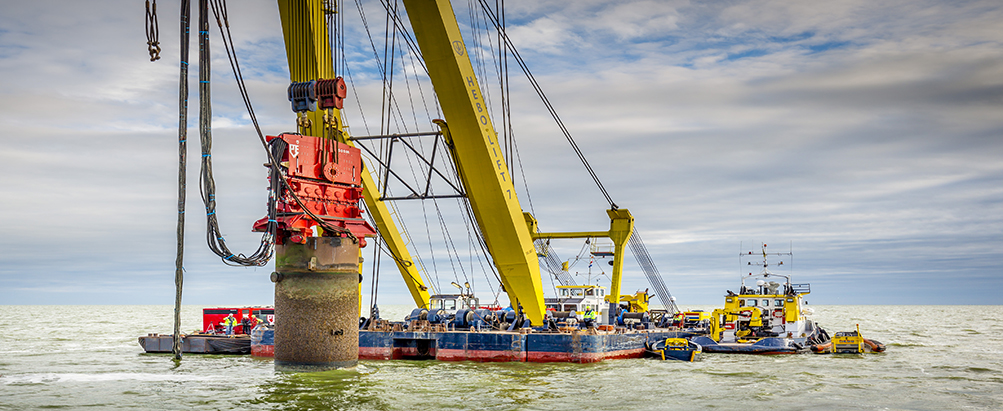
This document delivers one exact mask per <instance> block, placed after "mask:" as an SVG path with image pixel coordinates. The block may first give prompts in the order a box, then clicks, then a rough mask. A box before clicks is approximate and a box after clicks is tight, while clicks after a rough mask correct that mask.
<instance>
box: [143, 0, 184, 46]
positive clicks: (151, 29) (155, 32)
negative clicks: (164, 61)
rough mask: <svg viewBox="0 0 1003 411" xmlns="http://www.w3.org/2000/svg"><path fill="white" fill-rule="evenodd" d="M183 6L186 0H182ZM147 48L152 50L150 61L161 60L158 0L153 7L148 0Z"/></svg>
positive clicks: (154, 1) (182, 6) (155, 0)
mask: <svg viewBox="0 0 1003 411" xmlns="http://www.w3.org/2000/svg"><path fill="white" fill-rule="evenodd" d="M181 8H182V9H184V8H185V5H184V1H182V4H181ZM189 9H190V8H189ZM182 18H184V16H182ZM182 24H184V23H182ZM183 42H184V41H182V43H183ZM146 48H147V49H148V51H149V52H150V61H157V60H160V23H158V22H157V0H153V7H150V0H146Z"/></svg>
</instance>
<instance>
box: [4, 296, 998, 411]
mask: <svg viewBox="0 0 1003 411" xmlns="http://www.w3.org/2000/svg"><path fill="white" fill-rule="evenodd" d="M688 308H705V309H708V308H713V307H709V306H704V307H688ZM381 309H382V311H383V313H384V317H386V318H391V319H397V318H399V317H403V315H404V313H405V312H406V311H408V308H407V307H403V306H400V307H381ZM814 309H815V316H814V317H815V320H816V321H818V322H819V323H820V324H821V325H822V326H823V327H824V328H826V329H827V330H828V331H829V332H830V334H831V333H833V332H835V331H840V330H852V329H853V326H854V324H858V323H859V324H860V328H861V331H862V332H863V333H864V336H865V337H868V338H873V339H877V340H880V341H882V342H884V343H885V344H887V345H888V351H887V352H886V353H884V354H870V355H862V356H856V355H854V356H832V355H812V354H805V355H794V356H776V357H767V356H762V357H760V356H741V355H713V354H708V355H705V357H704V360H703V361H701V362H696V363H683V362H670V361H665V362H662V361H654V360H644V359H635V360H614V361H606V362H602V363H599V364H526V363H500V364H499V363H492V364H482V363H471V362H461V363H447V362H436V361H379V362H376V361H363V362H362V363H361V365H360V366H359V367H358V368H357V369H355V370H352V371H327V372H317V373H300V374H296V373H282V372H276V371H275V369H274V366H273V364H272V362H271V360H266V359H257V358H252V357H250V356H213V355H209V356H206V355H203V356H199V355H191V354H189V355H186V356H185V357H184V359H183V360H182V361H181V362H180V363H175V362H174V361H173V358H172V356H171V355H170V354H145V353H143V351H142V349H141V348H140V347H139V344H138V343H137V337H138V336H140V335H146V334H147V333H150V332H160V333H169V332H170V330H171V329H172V321H173V320H172V318H173V308H172V307H170V306H0V409H3V410H21V409H43V408H45V409H52V408H63V409H83V408H86V409H185V410H187V409H210V410H217V409H244V410H254V409H280V410H284V409H289V410H298V409H304V410H324V409H362V410H370V409H378V410H398V409H400V410H434V409H442V408H453V409H488V410H530V409H532V410H585V409H596V410H598V409H616V410H653V409H704V408H718V409H727V410H731V409H782V410H807V409H811V410H830V409H846V410H857V409H910V410H999V409H1003V306H814ZM182 321H183V327H182V329H183V330H188V331H190V330H194V329H196V328H198V327H200V325H201V307H194V306H190V307H185V310H184V315H183V319H182Z"/></svg>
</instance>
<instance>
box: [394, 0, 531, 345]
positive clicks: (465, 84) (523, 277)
mask: <svg viewBox="0 0 1003 411" xmlns="http://www.w3.org/2000/svg"><path fill="white" fill-rule="evenodd" d="M404 6H405V8H406V9H407V13H408V18H409V19H410V21H411V26H412V28H413V29H414V33H415V39H416V40H417V42H418V47H419V48H420V49H421V53H422V57H423V58H424V60H425V65H426V66H427V67H428V72H429V77H430V78H431V80H432V86H433V87H434V88H435V93H436V95H437V96H438V98H439V104H440V106H441V107H442V113H443V116H445V119H446V124H448V137H447V143H448V144H450V146H451V152H452V154H453V157H454V161H455V163H456V167H457V170H458V171H459V174H460V179H461V181H462V182H463V185H464V188H465V189H466V192H467V198H468V200H469V201H470V205H471V208H472V209H473V213H474V217H475V218H476V220H477V224H478V225H479V226H480V228H481V231H482V232H483V233H484V239H485V243H486V244H487V248H488V251H489V252H490V253H491V258H492V259H493V260H494V264H495V267H497V269H498V274H499V276H500V277H501V281H502V284H503V285H504V287H505V291H506V292H507V293H508V296H509V299H510V300H511V301H512V306H513V307H519V306H520V305H521V306H522V310H523V312H524V313H525V315H526V317H527V318H529V319H530V321H531V322H532V323H533V324H534V325H541V324H543V314H544V310H545V306H544V304H543V287H542V284H541V279H540V265H539V261H538V259H537V256H536V248H535V247H534V246H533V238H532V236H531V235H530V232H529V228H528V227H527V226H526V223H525V220H524V218H523V216H522V209H521V208H520V206H519V199H518V198H517V196H516V192H515V186H514V185H513V184H512V176H511V175H509V173H508V166H507V165H506V163H505V159H504V158H503V157H502V150H501V147H500V145H499V142H498V135H497V133H496V132H495V130H494V126H493V125H492V123H491V118H490V116H489V115H488V110H487V104H486V101H484V98H483V94H482V93H481V89H480V86H479V85H478V83H477V77H476V76H475V75H474V69H473V67H472V66H471V63H470V57H469V56H468V55H467V48H466V45H465V44H464V43H463V38H462V37H461V36H460V28H459V27H458V25H457V24H456V16H455V15H454V13H453V7H452V5H451V4H450V3H449V1H448V0H404Z"/></svg>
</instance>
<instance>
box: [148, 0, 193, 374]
mask: <svg viewBox="0 0 1003 411" xmlns="http://www.w3.org/2000/svg"><path fill="white" fill-rule="evenodd" d="M147 5H148V6H149V2H147ZM156 9H157V5H156V2H154V5H153V10H154V15H155V14H156ZM190 26H191V1H190V0H181V64H180V65H181V76H180V77H181V81H180V86H179V89H180V90H179V91H178V95H179V96H178V112H179V116H178V117H179V120H178V229H177V240H178V255H177V258H176V259H175V261H174V290H175V292H174V336H173V337H174V341H173V342H174V344H173V347H172V351H173V352H174V359H175V360H180V359H181V291H182V288H183V285H184V280H185V275H184V270H185V269H184V259H185V201H186V199H185V192H186V190H187V187H186V186H187V182H186V179H187V177H186V173H185V169H186V168H187V164H188V159H187V152H188V50H189V42H190V40H189V39H190V36H189V35H188V34H189V33H188V31H189V28H190ZM157 58H160V57H159V56H158V57H157Z"/></svg>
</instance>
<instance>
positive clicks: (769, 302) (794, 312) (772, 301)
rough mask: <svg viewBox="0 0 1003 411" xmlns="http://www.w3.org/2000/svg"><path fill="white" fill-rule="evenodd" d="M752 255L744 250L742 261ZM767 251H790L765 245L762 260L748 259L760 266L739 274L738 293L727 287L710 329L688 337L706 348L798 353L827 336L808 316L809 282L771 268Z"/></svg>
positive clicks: (715, 351) (712, 314)
mask: <svg viewBox="0 0 1003 411" xmlns="http://www.w3.org/2000/svg"><path fill="white" fill-rule="evenodd" d="M753 255H756V254H753V253H752V252H751V251H749V252H748V253H742V254H741V255H740V261H742V258H748V257H750V256H753ZM770 255H779V256H783V255H787V256H791V255H792V254H791V253H790V252H787V253H768V252H767V251H766V244H763V246H762V257H763V261H762V263H759V262H756V263H754V262H752V261H749V262H748V264H747V265H749V266H753V265H754V266H762V271H760V272H759V274H753V273H752V272H749V273H748V274H745V275H743V276H742V288H741V289H739V292H738V293H737V294H736V293H734V292H732V291H731V290H728V294H727V295H726V296H725V299H724V308H721V309H716V310H714V312H713V313H711V316H710V327H709V329H708V334H707V335H706V336H697V337H693V338H691V341H693V342H695V343H697V344H700V346H702V347H703V351H704V352H707V353H740V354H796V353H802V352H807V351H808V349H809V347H812V346H815V345H819V344H824V343H826V342H828V341H829V335H828V333H826V331H825V330H824V329H822V328H821V327H819V326H818V325H817V324H815V322H814V321H812V320H811V319H810V318H809V317H810V316H811V314H812V310H811V309H810V308H808V307H804V305H805V304H807V303H805V301H804V296H806V295H808V293H810V292H811V285H810V284H807V283H802V284H795V283H792V282H791V277H790V275H783V274H774V273H772V272H770V271H769V269H768V267H769V262H768V256H770ZM777 265H783V261H780V262H779V263H778V264H777Z"/></svg>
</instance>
